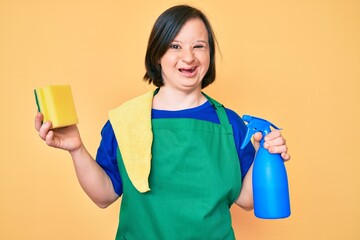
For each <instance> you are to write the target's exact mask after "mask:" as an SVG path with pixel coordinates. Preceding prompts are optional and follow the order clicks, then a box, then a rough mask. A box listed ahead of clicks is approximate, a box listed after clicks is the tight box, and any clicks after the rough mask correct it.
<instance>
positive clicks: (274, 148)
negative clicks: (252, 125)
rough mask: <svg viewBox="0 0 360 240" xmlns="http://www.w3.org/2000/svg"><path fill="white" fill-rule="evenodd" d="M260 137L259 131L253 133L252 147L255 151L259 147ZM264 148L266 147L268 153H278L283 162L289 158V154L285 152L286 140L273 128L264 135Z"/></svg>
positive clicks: (286, 149)
mask: <svg viewBox="0 0 360 240" xmlns="http://www.w3.org/2000/svg"><path fill="white" fill-rule="evenodd" d="M261 139H262V134H261V132H257V133H255V134H254V147H255V149H256V151H257V150H258V149H259V146H260V140H261ZM264 140H265V142H264V148H265V149H268V151H269V152H270V153H279V154H281V157H282V158H283V160H284V162H286V161H289V160H290V158H291V157H290V155H289V153H288V152H287V151H288V148H287V146H286V140H285V138H284V137H283V136H282V135H281V132H280V131H279V130H273V131H272V132H270V133H269V134H268V135H266V136H265V139H264Z"/></svg>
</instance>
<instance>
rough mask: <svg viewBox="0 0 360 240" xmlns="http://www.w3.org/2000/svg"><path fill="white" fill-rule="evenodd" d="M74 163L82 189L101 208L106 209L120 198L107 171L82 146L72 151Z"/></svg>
mask: <svg viewBox="0 0 360 240" xmlns="http://www.w3.org/2000/svg"><path fill="white" fill-rule="evenodd" d="M70 155H71V157H72V159H73V162H74V167H75V171H76V175H77V178H78V180H79V183H80V185H81V187H82V188H83V189H84V191H85V192H86V194H87V195H88V196H89V197H90V199H91V200H92V201H93V202H94V203H95V204H96V205H98V206H99V207H101V208H105V207H107V206H109V205H110V204H112V203H113V202H114V201H116V199H117V198H118V197H119V196H118V195H117V194H116V193H115V191H114V188H113V185H112V182H111V180H110V178H109V176H108V175H107V174H106V173H105V171H104V170H103V169H102V168H101V167H100V166H99V164H98V163H97V162H96V161H95V160H94V158H93V157H92V156H91V155H90V154H89V152H88V151H87V150H86V148H85V147H84V146H83V145H82V146H81V147H80V148H79V149H77V150H74V151H70Z"/></svg>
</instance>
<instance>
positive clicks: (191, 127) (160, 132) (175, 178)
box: [116, 97, 241, 240]
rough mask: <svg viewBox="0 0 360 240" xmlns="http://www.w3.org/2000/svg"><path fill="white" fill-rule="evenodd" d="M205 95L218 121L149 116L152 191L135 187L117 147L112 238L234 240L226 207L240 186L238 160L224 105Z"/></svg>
mask: <svg viewBox="0 0 360 240" xmlns="http://www.w3.org/2000/svg"><path fill="white" fill-rule="evenodd" d="M207 98H208V99H209V101H210V102H211V103H212V104H213V106H214V108H215V109H216V113H217V115H218V117H219V120H220V124H215V123H212V122H208V121H202V120H196V119H186V118H184V119H183V118H166V119H153V120H152V131H153V135H154V140H153V144H152V160H151V172H150V176H149V185H150V188H151V191H148V192H145V193H140V192H139V191H138V190H136V189H135V188H134V186H133V185H132V183H131V181H130V179H129V177H128V175H127V172H126V169H125V166H124V163H123V161H122V158H121V153H120V150H119V149H118V165H119V170H120V175H121V179H122V183H123V195H122V202H121V210H120V223H119V227H118V232H117V236H116V239H122V240H123V239H126V240H176V239H181V240H183V239H184V240H185V239H193V240H200V239H204V240H205V239H206V240H212V239H214V240H220V239H235V236H234V232H233V229H232V226H231V216H230V210H229V209H230V206H231V205H232V204H233V203H234V201H235V200H236V199H237V197H238V196H239V193H240V189H241V173H240V166H239V159H238V155H237V151H236V147H235V143H234V137H233V131H232V127H231V125H230V124H229V121H228V118H227V115H226V113H225V109H224V107H223V106H222V105H221V104H219V103H217V102H216V101H215V100H213V99H211V98H209V97H207Z"/></svg>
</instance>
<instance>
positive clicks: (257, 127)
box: [241, 115, 280, 149]
mask: <svg viewBox="0 0 360 240" xmlns="http://www.w3.org/2000/svg"><path fill="white" fill-rule="evenodd" d="M242 119H243V120H244V121H245V122H247V123H248V124H247V128H248V130H247V132H246V136H245V139H244V142H243V144H242V145H241V149H243V148H244V147H245V146H246V145H248V143H249V142H250V140H251V137H252V135H254V134H255V133H257V132H261V133H262V135H263V139H264V137H265V136H266V135H267V134H268V133H270V132H271V129H270V127H273V128H275V129H278V130H280V128H278V127H277V126H275V125H274V124H272V123H271V122H269V121H267V120H265V119H262V118H258V117H253V116H250V115H243V117H242ZM263 139H262V140H261V142H260V144H261V146H262V144H263V143H264V140H263Z"/></svg>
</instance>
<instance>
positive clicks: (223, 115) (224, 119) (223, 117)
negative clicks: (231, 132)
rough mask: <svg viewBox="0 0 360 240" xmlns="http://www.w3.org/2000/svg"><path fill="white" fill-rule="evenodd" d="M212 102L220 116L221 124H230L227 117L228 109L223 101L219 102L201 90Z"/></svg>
mask: <svg viewBox="0 0 360 240" xmlns="http://www.w3.org/2000/svg"><path fill="white" fill-rule="evenodd" d="M201 93H202V94H203V95H204V96H205V97H206V98H207V99H208V100H209V102H210V103H211V105H212V106H213V108H214V109H215V111H216V114H217V116H218V118H219V121H220V124H221V125H225V124H226V125H229V124H230V123H229V119H228V117H227V114H226V111H225V107H224V105H222V104H221V103H219V102H218V101H216V100H215V99H213V98H211V97H209V96H208V95H207V94H205V93H204V92H201Z"/></svg>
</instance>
